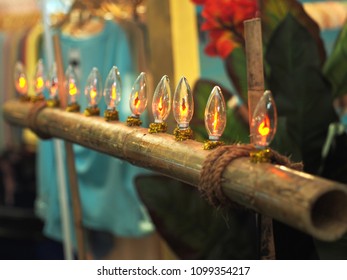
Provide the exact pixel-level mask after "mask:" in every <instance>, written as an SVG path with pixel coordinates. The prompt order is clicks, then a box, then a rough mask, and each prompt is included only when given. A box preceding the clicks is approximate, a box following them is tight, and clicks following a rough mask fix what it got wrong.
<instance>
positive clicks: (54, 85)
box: [46, 62, 58, 99]
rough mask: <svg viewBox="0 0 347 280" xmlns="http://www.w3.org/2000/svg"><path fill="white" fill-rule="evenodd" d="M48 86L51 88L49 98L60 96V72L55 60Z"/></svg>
mask: <svg viewBox="0 0 347 280" xmlns="http://www.w3.org/2000/svg"><path fill="white" fill-rule="evenodd" d="M46 87H47V89H48V90H49V98H50V99H56V98H57V97H58V74H57V65H56V63H55V62H54V63H53V65H52V68H51V70H50V72H49V75H48V80H47V82H46Z"/></svg>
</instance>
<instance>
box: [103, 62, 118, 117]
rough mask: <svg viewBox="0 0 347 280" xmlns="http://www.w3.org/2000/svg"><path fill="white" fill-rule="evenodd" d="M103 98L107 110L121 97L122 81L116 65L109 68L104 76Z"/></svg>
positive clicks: (115, 104)
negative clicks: (105, 76)
mask: <svg viewBox="0 0 347 280" xmlns="http://www.w3.org/2000/svg"><path fill="white" fill-rule="evenodd" d="M104 98H105V102H106V105H107V109H108V110H111V109H115V108H116V107H117V105H118V104H119V102H120V100H121V98H122V82H121V78H120V73H119V71H118V68H117V67H116V66H113V67H112V68H111V70H110V72H109V73H108V76H107V78H106V82H105V88H104Z"/></svg>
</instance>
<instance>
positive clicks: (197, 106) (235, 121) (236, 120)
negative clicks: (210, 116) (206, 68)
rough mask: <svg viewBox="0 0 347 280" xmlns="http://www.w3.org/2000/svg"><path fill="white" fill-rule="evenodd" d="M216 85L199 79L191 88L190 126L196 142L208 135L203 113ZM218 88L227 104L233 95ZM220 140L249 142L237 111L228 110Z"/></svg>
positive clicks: (246, 130) (205, 138) (247, 133)
mask: <svg viewBox="0 0 347 280" xmlns="http://www.w3.org/2000/svg"><path fill="white" fill-rule="evenodd" d="M216 85H218V84H216V83H215V82H214V81H211V80H202V79H200V80H198V81H197V82H196V83H195V85H194V87H193V95H194V116H193V119H192V121H191V123H190V126H191V127H192V129H193V130H194V136H195V138H196V140H198V141H204V140H207V139H208V134H207V132H206V129H205V122H204V113H205V107H206V103H207V100H208V97H209V96H210V93H211V91H212V89H213V87H214V86H216ZM218 86H219V87H220V88H221V90H222V93H223V95H224V99H225V102H228V100H229V99H230V98H231V97H232V96H233V94H232V93H231V92H230V91H229V90H227V89H226V88H224V87H223V86H220V85H218ZM221 140H223V141H225V142H226V143H234V142H243V143H247V142H248V141H249V132H248V124H246V123H245V122H244V121H242V120H241V118H240V116H239V115H238V113H237V111H234V110H232V109H229V108H228V110H227V124H226V128H225V130H224V133H223V136H222V139H221Z"/></svg>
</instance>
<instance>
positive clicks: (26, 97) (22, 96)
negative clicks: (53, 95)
mask: <svg viewBox="0 0 347 280" xmlns="http://www.w3.org/2000/svg"><path fill="white" fill-rule="evenodd" d="M19 101H21V102H29V101H30V97H29V96H28V95H20V96H19Z"/></svg>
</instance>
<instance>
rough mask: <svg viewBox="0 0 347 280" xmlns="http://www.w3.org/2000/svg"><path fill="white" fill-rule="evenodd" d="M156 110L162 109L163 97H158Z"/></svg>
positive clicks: (160, 110)
mask: <svg viewBox="0 0 347 280" xmlns="http://www.w3.org/2000/svg"><path fill="white" fill-rule="evenodd" d="M158 110H159V112H160V113H162V111H163V97H162V96H161V97H160V100H159V104H158Z"/></svg>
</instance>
